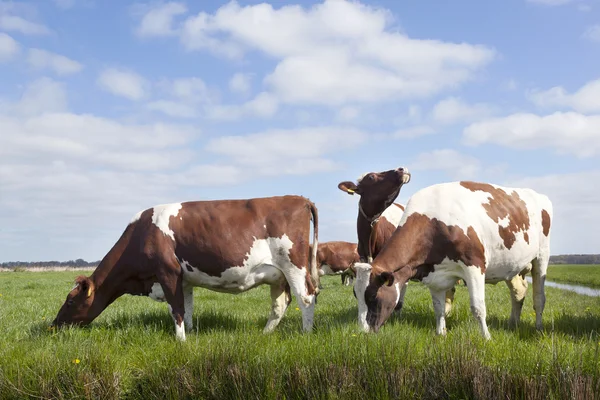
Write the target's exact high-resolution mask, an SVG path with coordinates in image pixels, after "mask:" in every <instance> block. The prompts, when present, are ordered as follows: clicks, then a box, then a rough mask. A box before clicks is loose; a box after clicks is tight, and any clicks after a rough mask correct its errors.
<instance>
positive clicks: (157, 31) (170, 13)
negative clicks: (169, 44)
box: [135, 2, 187, 37]
mask: <svg viewBox="0 0 600 400" xmlns="http://www.w3.org/2000/svg"><path fill="white" fill-rule="evenodd" d="M140 11H142V14H143V15H142V18H141V21H140V24H139V26H137V27H136V29H135V33H136V35H138V36H140V37H157V36H171V35H175V34H177V31H176V30H175V29H173V19H174V18H175V17H177V16H179V15H182V14H185V13H187V7H186V6H185V4H183V3H176V2H169V3H165V4H157V5H153V6H151V7H146V8H145V9H144V10H140Z"/></svg>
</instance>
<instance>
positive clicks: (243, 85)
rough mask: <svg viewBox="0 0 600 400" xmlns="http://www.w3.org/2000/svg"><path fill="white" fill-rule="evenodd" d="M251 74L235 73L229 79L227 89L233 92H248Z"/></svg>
mask: <svg viewBox="0 0 600 400" xmlns="http://www.w3.org/2000/svg"><path fill="white" fill-rule="evenodd" d="M251 81H252V74H242V73H239V72H238V73H236V74H234V75H233V76H232V77H231V79H230V80H229V89H230V90H231V91H232V92H235V93H241V94H248V93H249V92H250V89H251V88H252V86H251V83H252V82H251Z"/></svg>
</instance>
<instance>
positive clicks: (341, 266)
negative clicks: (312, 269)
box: [317, 241, 360, 286]
mask: <svg viewBox="0 0 600 400" xmlns="http://www.w3.org/2000/svg"><path fill="white" fill-rule="evenodd" d="M318 247H319V248H318V250H317V265H318V266H319V275H320V276H323V275H341V278H342V284H343V285H345V286H348V285H349V284H350V283H352V280H353V279H354V276H355V271H354V264H355V263H357V262H358V261H359V260H360V258H359V256H358V251H357V245H356V243H350V242H343V241H332V242H323V243H319V246H318Z"/></svg>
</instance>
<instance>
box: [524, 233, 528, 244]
mask: <svg viewBox="0 0 600 400" xmlns="http://www.w3.org/2000/svg"><path fill="white" fill-rule="evenodd" d="M523 239H525V241H526V242H527V244H529V234H528V233H527V232H523Z"/></svg>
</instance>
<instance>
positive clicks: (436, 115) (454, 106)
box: [431, 97, 494, 124]
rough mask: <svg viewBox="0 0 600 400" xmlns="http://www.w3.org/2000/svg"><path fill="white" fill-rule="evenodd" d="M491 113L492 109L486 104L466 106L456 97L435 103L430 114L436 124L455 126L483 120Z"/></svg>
mask: <svg viewBox="0 0 600 400" xmlns="http://www.w3.org/2000/svg"><path fill="white" fill-rule="evenodd" d="M493 112H494V108H493V107H492V106H490V105H488V104H483V103H477V104H467V103H465V102H464V101H463V100H462V99H460V98H458V97H448V98H446V99H444V100H442V101H440V102H439V103H437V104H436V105H435V106H434V107H433V110H432V112H431V114H432V118H433V120H434V121H435V122H437V123H441V124H455V123H459V122H472V121H475V120H478V119H483V118H485V117H489V116H490V115H491V114H493Z"/></svg>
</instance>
